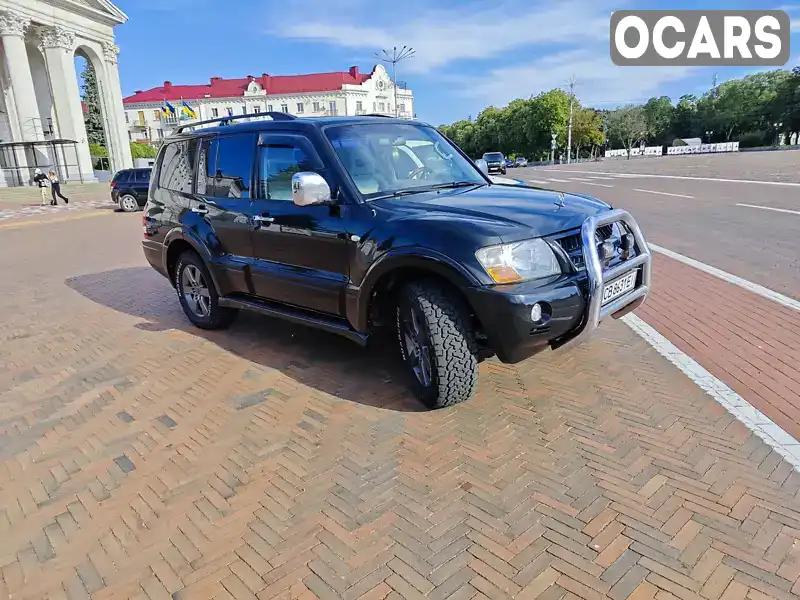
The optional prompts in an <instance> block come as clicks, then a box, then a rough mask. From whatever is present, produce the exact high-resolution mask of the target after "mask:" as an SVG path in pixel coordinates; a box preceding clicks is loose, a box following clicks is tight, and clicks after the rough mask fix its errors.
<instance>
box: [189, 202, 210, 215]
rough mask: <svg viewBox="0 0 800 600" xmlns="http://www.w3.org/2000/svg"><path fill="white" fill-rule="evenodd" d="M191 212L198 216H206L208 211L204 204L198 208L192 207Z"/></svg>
mask: <svg viewBox="0 0 800 600" xmlns="http://www.w3.org/2000/svg"><path fill="white" fill-rule="evenodd" d="M192 212H193V213H197V214H198V215H207V214H208V209H207V208H206V207H205V205H204V204H201V205H200V206H195V207H192Z"/></svg>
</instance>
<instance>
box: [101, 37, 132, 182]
mask: <svg viewBox="0 0 800 600" xmlns="http://www.w3.org/2000/svg"><path fill="white" fill-rule="evenodd" d="M118 55H119V46H117V45H116V44H115V43H113V42H103V58H104V62H105V72H106V74H107V78H106V82H105V83H106V85H105V94H106V106H107V107H108V120H109V121H110V122H109V123H108V127H109V130H110V131H113V132H114V138H115V139H116V140H117V143H116V144H115V146H116V153H117V157H116V158H117V160H116V161H115V168H116V169H117V170H119V169H127V168H130V167H132V166H133V159H132V158H131V146H130V142H129V141H128V128H127V125H126V124H125V114H124V112H123V110H124V108H123V105H122V86H121V85H120V82H119V70H118V66H117V62H118Z"/></svg>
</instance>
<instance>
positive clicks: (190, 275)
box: [174, 250, 238, 329]
mask: <svg viewBox="0 0 800 600" xmlns="http://www.w3.org/2000/svg"><path fill="white" fill-rule="evenodd" d="M174 277H175V290H176V291H177V292H178V300H179V302H180V303H181V307H182V308H183V312H184V313H185V314H186V317H187V318H188V319H189V320H190V321H191V322H192V324H194V325H195V326H197V327H200V328H201V329H224V328H226V327H228V326H229V325H230V324H231V323H233V321H234V320H235V319H236V316H237V314H238V311H237V310H236V309H233V308H227V307H224V306H220V305H219V294H217V289H216V287H215V286H214V281H213V280H212V279H211V274H210V273H209V272H208V267H206V265H205V263H204V262H203V259H202V258H200V256H198V254H197V253H196V252H193V251H190V250H187V251H186V252H184V253H183V254H181V255H180V257H179V258H178V264H177V265H176V266H175V274H174Z"/></svg>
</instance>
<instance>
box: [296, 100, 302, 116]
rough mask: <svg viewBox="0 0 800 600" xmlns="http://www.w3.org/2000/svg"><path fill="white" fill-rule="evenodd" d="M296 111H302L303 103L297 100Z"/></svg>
mask: <svg viewBox="0 0 800 600" xmlns="http://www.w3.org/2000/svg"><path fill="white" fill-rule="evenodd" d="M297 112H298V113H302V112H303V103H302V102H298V103H297Z"/></svg>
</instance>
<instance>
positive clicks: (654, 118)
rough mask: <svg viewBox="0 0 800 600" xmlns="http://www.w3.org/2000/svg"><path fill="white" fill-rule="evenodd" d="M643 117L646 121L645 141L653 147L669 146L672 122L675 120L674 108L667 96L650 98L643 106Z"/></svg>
mask: <svg viewBox="0 0 800 600" xmlns="http://www.w3.org/2000/svg"><path fill="white" fill-rule="evenodd" d="M644 117H645V120H646V121H647V139H648V141H650V142H651V143H652V144H654V145H658V146H663V145H664V144H669V143H670V142H671V141H672V140H670V139H669V136H670V131H671V129H672V121H673V119H674V118H675V107H674V106H672V101H671V100H670V99H669V98H668V97H667V96H660V97H658V98H650V100H648V101H647V102H646V103H645V105H644Z"/></svg>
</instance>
